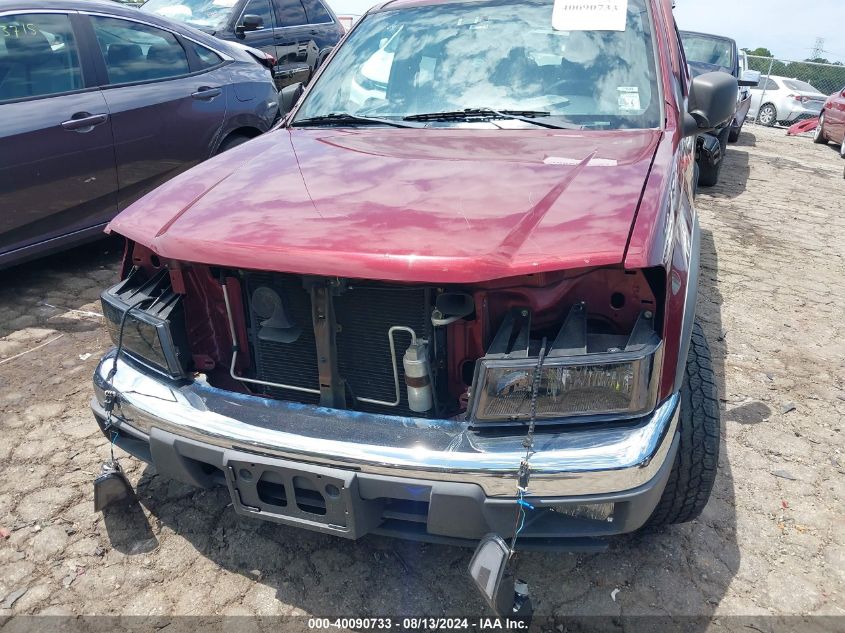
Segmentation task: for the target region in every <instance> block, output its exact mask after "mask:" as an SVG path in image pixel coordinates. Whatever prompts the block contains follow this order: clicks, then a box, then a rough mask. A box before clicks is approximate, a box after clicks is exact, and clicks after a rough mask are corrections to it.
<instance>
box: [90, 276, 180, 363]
mask: <svg viewBox="0 0 845 633" xmlns="http://www.w3.org/2000/svg"><path fill="white" fill-rule="evenodd" d="M100 300H101V301H102V304H103V315H104V316H105V317H106V327H107V328H108V331H109V335H110V336H111V339H112V342H113V343H114V344H115V345H118V344H119V343H120V340H121V334H120V324H121V320H122V319H123V315H124V313H125V312H126V311H127V310H129V309H130V307H132V306H137V307H135V308H133V309H132V310H131V312H130V313H129V315H128V316H127V317H126V321H125V323H124V325H123V337H122V340H123V342H122V348H123V349H124V350H126V351H127V352H129V353H130V354H132V356H134V357H136V358H137V359H138V360H140V361H142V362H143V363H144V364H146V365H149V366H151V367H152V368H153V369H156V370H158V371H161V372H164V373H166V374H168V375H170V376H172V377H177V378H178V377H182V376H184V374H185V370H186V368H187V365H188V359H189V354H188V353H187V343H186V341H187V336H186V335H185V328H184V313H183V307H182V297H181V296H180V295H178V294H176V293H174V292H173V289H172V287H171V285H170V277H169V275H168V274H167V271H162V272H160V273H157V274H156V275H155V276H154V277H152V278H151V279H149V280H145V279H143V276H142V275H141V274H140V273H139V272H133V273H132V274H130V275H129V276H128V277H127V278H126V279H125V280H123V281H121V282H120V283H119V284H117V285H116V286H114V287H112V288H109V289H108V290H106V291H105V292H103V293H102V295H101V296H100Z"/></svg>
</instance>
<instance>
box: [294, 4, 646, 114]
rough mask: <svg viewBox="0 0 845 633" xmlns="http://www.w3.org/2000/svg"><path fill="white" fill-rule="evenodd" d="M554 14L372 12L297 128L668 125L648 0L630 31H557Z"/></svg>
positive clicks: (432, 8)
mask: <svg viewBox="0 0 845 633" xmlns="http://www.w3.org/2000/svg"><path fill="white" fill-rule="evenodd" d="M552 6H553V3H552V2H551V1H550V0H527V1H526V0H522V1H516V2H514V1H509V2H502V1H501V0H499V1H496V2H490V1H487V2H461V3H455V4H437V5H429V6H418V7H413V8H405V9H401V8H400V9H396V10H386V11H381V12H377V13H373V14H370V15H368V16H366V17H365V18H364V19H363V21H362V22H361V23H360V24H359V25H358V26H357V27H356V28H355V30H354V31H353V32H352V33H351V34H350V35H349V38H348V39H347V40H346V42H345V43H344V44H343V45H342V47H341V48H340V50H339V51H338V52H337V54H336V55H335V57H334V58H333V59H332V61H331V63H330V64H329V65H328V67H327V68H326V69H325V71H324V72H323V74H322V75H321V76H320V78H319V79H318V80H317V82H316V83H315V84H314V86H313V87H312V89H311V91H310V93H309V94H308V96H307V97H306V99H305V101H304V103H303V105H302V107H301V108H300V110H299V112H298V114H297V116H296V118H295V120H294V124H296V123H297V122H300V121H303V120H305V119H309V118H314V117H321V116H326V115H329V114H338V113H344V114H353V115H356V116H370V117H379V118H382V119H403V118H405V117H409V116H411V117H413V116H416V115H422V114H428V113H439V112H454V111H460V110H465V109H491V110H495V111H498V112H502V111H522V112H525V111H532V112H536V113H537V114H538V115H542V116H543V117H544V119H545V120H548V121H549V122H550V123H551V122H554V121H559V122H564V121H566V122H571V123H573V124H577V125H583V126H588V127H598V128H611V129H613V128H615V129H618V128H652V127H659V126H660V100H659V97H658V88H657V83H656V73H655V70H654V68H655V65H654V52H653V48H652V43H651V27H650V22H649V20H650V18H649V13H648V10H647V8H646V5H645V1H644V0H629V2H628V16H627V25H626V28H625V30H624V31H557V30H555V29H553V28H552ZM466 124H467V123H466V122H465V121H455V120H448V121H439V122H434V123H430V125H466Z"/></svg>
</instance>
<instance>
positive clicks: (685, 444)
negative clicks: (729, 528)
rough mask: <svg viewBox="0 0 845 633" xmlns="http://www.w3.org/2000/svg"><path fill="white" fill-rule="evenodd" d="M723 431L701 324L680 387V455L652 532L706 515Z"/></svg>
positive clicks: (695, 331)
mask: <svg viewBox="0 0 845 633" xmlns="http://www.w3.org/2000/svg"><path fill="white" fill-rule="evenodd" d="M721 426H722V423H721V419H720V416H719V401H718V396H717V394H716V380H715V376H714V374H713V363H712V361H711V359H710V348H709V346H708V345H707V339H706V338H704V331H703V330H702V328H701V325H699V324H698V323H697V322H696V323H695V324H694V325H693V327H692V341H691V342H690V348H689V354H688V356H687V366H686V371H685V374H684V384H683V385H682V386H681V412H680V416H679V420H678V433H679V435H680V442H679V444H678V452H677V454H676V455H675V463H674V464H673V465H672V471H671V473H669V480H668V481H667V482H666V488H665V489H664V490H663V495H662V496H661V497H660V501H659V502H658V503H657V507H656V508H655V509H654V512H653V513H652V515H651V517H650V518H649V520H648V523H647V524H646V525H647V526H650V527H660V526H664V525H669V524H672V523H685V522H687V521H692V520H693V519H694V518H695V517H697V516H698V515H699V514H701V511H702V510H703V509H704V506H705V505H707V500H708V499H709V498H710V493H711V491H712V490H713V482H714V481H715V480H716V468H717V466H718V464H719V441H720V433H721Z"/></svg>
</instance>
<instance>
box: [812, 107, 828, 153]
mask: <svg viewBox="0 0 845 633" xmlns="http://www.w3.org/2000/svg"><path fill="white" fill-rule="evenodd" d="M813 142H814V143H818V144H819V145H827V137H826V136H825V135H824V112H822V113H821V114H820V115H819V124H818V125H817V126H816V132H815V134H813Z"/></svg>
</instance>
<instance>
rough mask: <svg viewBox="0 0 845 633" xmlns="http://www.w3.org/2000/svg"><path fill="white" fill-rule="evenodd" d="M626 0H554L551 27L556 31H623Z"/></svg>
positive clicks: (626, 7) (625, 18)
mask: <svg viewBox="0 0 845 633" xmlns="http://www.w3.org/2000/svg"><path fill="white" fill-rule="evenodd" d="M627 18H628V0H604V1H601V0H596V1H594V2H590V1H589V0H583V1H581V2H578V0H555V6H554V10H553V11H552V27H553V28H554V29H555V30H558V31H624V30H625V23H626V21H627Z"/></svg>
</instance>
